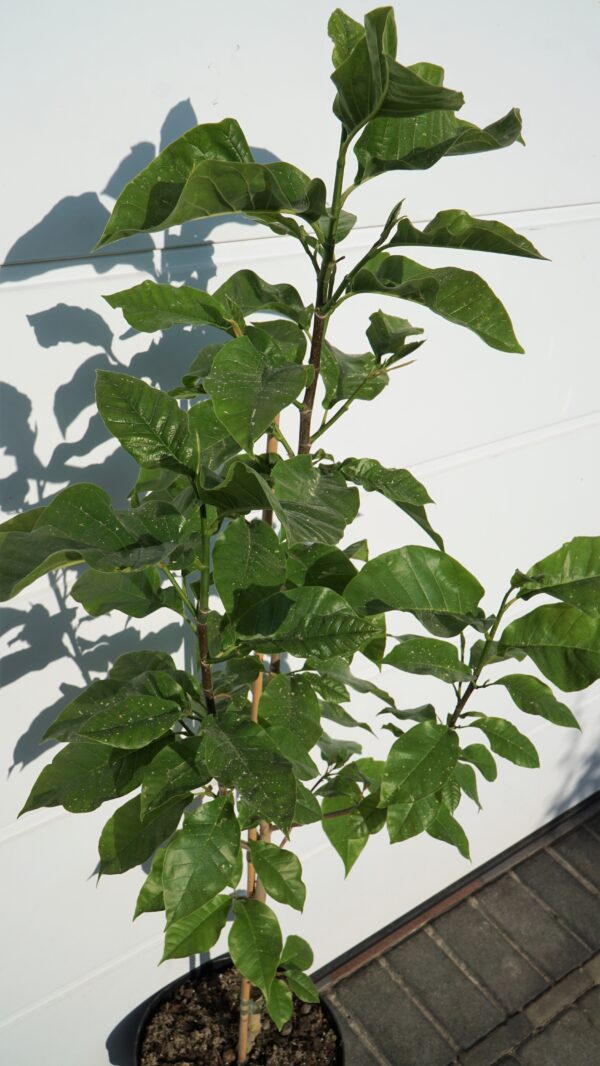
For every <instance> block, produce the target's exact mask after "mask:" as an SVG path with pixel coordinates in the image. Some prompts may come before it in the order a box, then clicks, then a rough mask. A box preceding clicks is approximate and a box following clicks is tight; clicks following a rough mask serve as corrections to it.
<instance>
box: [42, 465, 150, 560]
mask: <svg viewBox="0 0 600 1066" xmlns="http://www.w3.org/2000/svg"><path fill="white" fill-rule="evenodd" d="M42 529H44V530H46V531H47V532H48V533H49V534H52V535H54V536H59V537H62V538H64V541H65V543H66V542H67V540H71V542H72V544H73V546H74V547H77V548H78V549H79V550H80V551H81V553H82V555H83V556H84V557H85V559H86V561H87V562H89V563H90V564H91V565H94V564H95V562H96V561H97V559H99V558H100V557H101V556H102V555H103V554H104V553H106V552H119V551H121V550H122V549H124V548H128V547H130V546H132V545H133V544H134V543H135V538H134V537H133V536H132V534H131V533H130V532H129V531H128V530H127V529H126V528H125V526H124V525H123V523H122V522H121V521H120V519H119V518H118V516H117V514H116V513H115V511H114V510H113V507H112V504H111V501H110V497H109V496H108V493H106V492H104V489H101V488H98V486H97V485H87V484H85V483H82V484H79V485H70V486H69V488H66V489H63V491H62V492H59V493H58V496H56V497H55V498H54V499H53V500H52V503H50V504H49V505H48V507H46V508H45V510H44V513H43V515H42V516H41V518H39V520H38V522H37V524H36V527H35V530H34V535H35V534H37V532H38V531H41V530H42Z"/></svg>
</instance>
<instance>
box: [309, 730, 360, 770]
mask: <svg viewBox="0 0 600 1066" xmlns="http://www.w3.org/2000/svg"><path fill="white" fill-rule="evenodd" d="M319 751H320V752H321V755H322V757H323V758H324V759H325V762H326V763H327V765H328V766H343V765H344V763H346V762H348V759H351V758H352V756H353V755H359V754H360V752H361V751H362V747H361V745H360V744H357V742H356V741H355V740H340V739H339V738H338V737H328V736H327V735H326V734H323V736H322V737H321V739H320V740H319Z"/></svg>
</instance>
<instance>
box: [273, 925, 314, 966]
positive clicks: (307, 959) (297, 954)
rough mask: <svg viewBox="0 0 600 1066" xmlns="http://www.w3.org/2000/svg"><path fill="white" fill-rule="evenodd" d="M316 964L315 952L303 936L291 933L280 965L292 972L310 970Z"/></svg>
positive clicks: (284, 947)
mask: <svg viewBox="0 0 600 1066" xmlns="http://www.w3.org/2000/svg"><path fill="white" fill-rule="evenodd" d="M313 962H314V955H313V950H312V948H311V946H310V944H307V942H306V940H304V939H303V938H302V937H301V936H296V934H295V933H291V934H290V936H288V937H286V940H285V944H284V946H283V951H282V952H281V959H280V964H281V966H284V967H285V969H286V970H287V969H290V970H310V968H311V966H312V964H313Z"/></svg>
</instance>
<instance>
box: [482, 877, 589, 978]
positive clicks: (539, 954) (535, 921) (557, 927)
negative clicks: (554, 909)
mask: <svg viewBox="0 0 600 1066" xmlns="http://www.w3.org/2000/svg"><path fill="white" fill-rule="evenodd" d="M476 898H477V902H478V903H481V905H482V907H483V909H484V912H487V913H488V914H489V915H491V916H492V918H493V919H494V921H495V922H497V923H498V925H501V926H502V928H503V929H505V930H506V932H507V933H508V934H509V936H510V938H511V940H513V941H514V942H515V943H516V944H518V945H519V947H520V948H522V949H523V951H524V952H525V953H526V955H528V956H529V958H530V959H532V960H533V961H534V962H535V963H536V964H538V965H539V966H540V967H541V969H542V970H543V971H544V973H547V974H548V975H549V976H550V977H553V978H554V979H555V980H558V978H559V977H563V976H564V974H566V973H569V971H570V970H572V969H574V967H575V966H579V965H580V964H581V963H582V962H585V960H586V959H587V957H588V955H589V952H588V951H587V949H586V948H585V947H584V945H583V944H582V943H581V942H580V941H579V940H577V939H576V938H575V937H574V936H573V935H572V934H571V933H569V932H567V930H566V929H564V928H563V926H562V925H561V924H560V923H559V922H558V921H557V919H556V918H555V917H554V915H552V914H549V913H548V911H547V910H545V909H544V907H542V905H541V904H540V903H538V902H537V900H535V899H533V898H532V896H531V895H530V893H529V892H528V891H527V889H525V888H523V886H522V885H520V884H519V883H518V882H517V881H515V880H514V879H513V878H512V877H501V878H500V879H499V880H498V881H495V882H494V883H493V884H491V885H488V886H487V887H486V888H484V889H482V891H481V892H478V893H477V897H476Z"/></svg>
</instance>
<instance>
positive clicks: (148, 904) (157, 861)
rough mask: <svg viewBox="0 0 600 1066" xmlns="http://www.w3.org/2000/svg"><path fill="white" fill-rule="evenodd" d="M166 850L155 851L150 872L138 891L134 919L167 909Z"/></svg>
mask: <svg viewBox="0 0 600 1066" xmlns="http://www.w3.org/2000/svg"><path fill="white" fill-rule="evenodd" d="M166 850H167V849H166V848H159V849H158V851H155V852H154V857H153V859H152V865H151V867H150V873H149V874H148V876H147V878H146V880H145V881H144V883H143V885H142V887H141V889H140V891H139V893H138V898H137V902H136V905H135V911H134V915H133V920H134V921H135V919H136V918H138V917H139V916H140V914H150V913H152V912H154V911H164V909H165V899H164V896H163V887H162V876H163V866H164V863H165V852H166Z"/></svg>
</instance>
